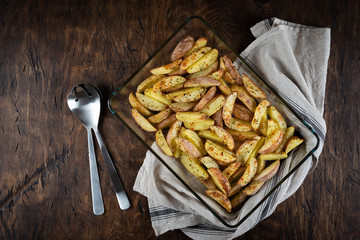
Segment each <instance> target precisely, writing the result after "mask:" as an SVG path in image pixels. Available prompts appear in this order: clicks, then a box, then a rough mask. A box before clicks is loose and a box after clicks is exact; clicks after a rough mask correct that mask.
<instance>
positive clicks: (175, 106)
mask: <svg viewBox="0 0 360 240" xmlns="http://www.w3.org/2000/svg"><path fill="white" fill-rule="evenodd" d="M196 105H197V102H179V103H177V102H175V103H170V104H169V108H170V109H171V110H173V111H174V112H187V111H190V110H191V109H193V108H194V107H195V106H196Z"/></svg>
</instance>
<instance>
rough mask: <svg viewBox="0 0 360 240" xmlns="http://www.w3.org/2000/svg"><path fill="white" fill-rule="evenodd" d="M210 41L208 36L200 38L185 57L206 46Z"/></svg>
mask: <svg viewBox="0 0 360 240" xmlns="http://www.w3.org/2000/svg"><path fill="white" fill-rule="evenodd" d="M207 42H208V39H207V38H206V37H202V38H199V39H197V40H196V41H195V43H194V45H193V47H192V48H191V49H190V50H189V51H188V52H187V53H186V54H185V56H184V57H187V56H189V55H190V54H192V53H193V52H195V51H196V50H198V49H199V48H202V47H205V46H206V44H207Z"/></svg>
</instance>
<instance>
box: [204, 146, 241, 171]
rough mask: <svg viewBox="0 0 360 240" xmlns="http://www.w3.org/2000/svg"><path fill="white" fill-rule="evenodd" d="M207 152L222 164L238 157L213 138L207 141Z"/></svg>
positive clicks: (226, 163)
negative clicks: (213, 140)
mask: <svg viewBox="0 0 360 240" xmlns="http://www.w3.org/2000/svg"><path fill="white" fill-rule="evenodd" d="M205 149H206V152H207V153H208V154H209V155H210V156H211V157H213V158H214V159H216V160H217V161H218V163H219V164H221V165H228V164H231V163H233V162H234V161H235V160H236V158H235V154H230V153H229V152H226V151H225V150H224V149H223V148H221V147H219V145H218V144H216V143H214V142H212V141H211V140H207V141H206V143H205Z"/></svg>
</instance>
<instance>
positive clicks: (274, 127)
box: [266, 119, 279, 136]
mask: <svg viewBox="0 0 360 240" xmlns="http://www.w3.org/2000/svg"><path fill="white" fill-rule="evenodd" d="M278 129H279V125H278V124H277V122H275V121H274V120H272V119H268V124H267V131H266V135H267V136H269V135H270V134H272V133H273V132H275V131H276V130H278Z"/></svg>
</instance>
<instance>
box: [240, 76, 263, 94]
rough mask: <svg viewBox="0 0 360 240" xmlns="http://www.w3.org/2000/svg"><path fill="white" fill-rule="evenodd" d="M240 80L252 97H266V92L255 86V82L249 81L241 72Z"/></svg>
mask: <svg viewBox="0 0 360 240" xmlns="http://www.w3.org/2000/svg"><path fill="white" fill-rule="evenodd" d="M242 80H243V82H244V85H245V88H246V90H247V91H248V92H249V93H250V94H251V96H253V97H254V98H266V97H267V96H266V94H265V93H264V92H263V91H261V89H260V88H259V87H258V86H256V84H255V83H254V82H253V81H251V79H250V78H249V77H248V76H246V75H245V74H243V76H242Z"/></svg>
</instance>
